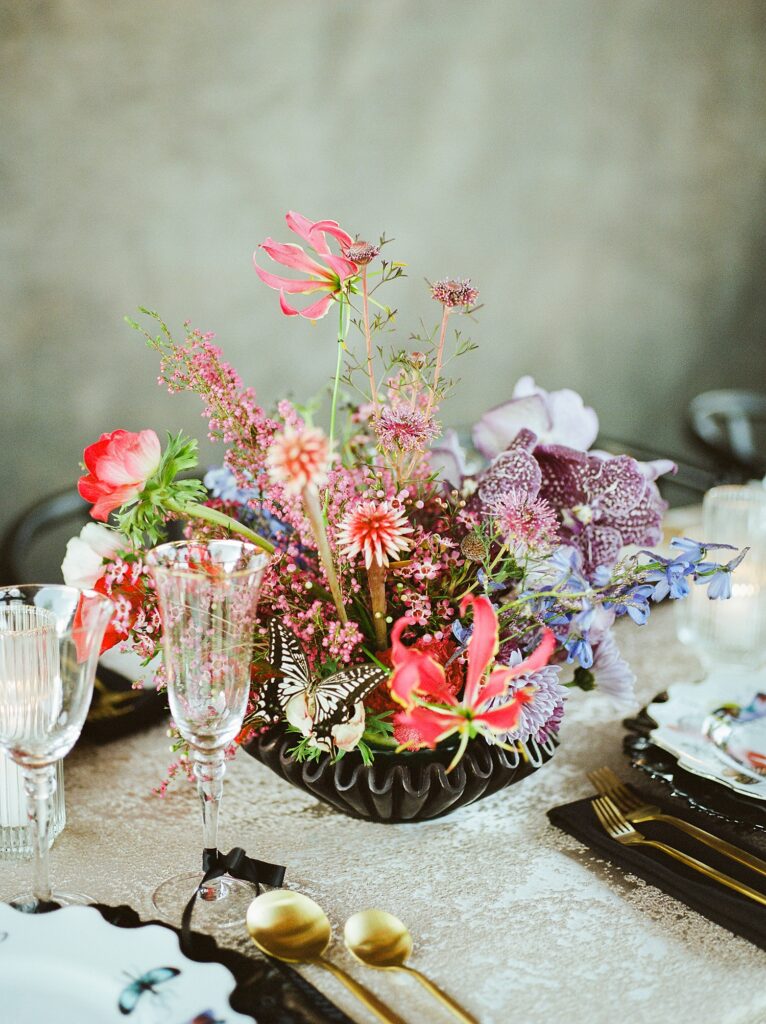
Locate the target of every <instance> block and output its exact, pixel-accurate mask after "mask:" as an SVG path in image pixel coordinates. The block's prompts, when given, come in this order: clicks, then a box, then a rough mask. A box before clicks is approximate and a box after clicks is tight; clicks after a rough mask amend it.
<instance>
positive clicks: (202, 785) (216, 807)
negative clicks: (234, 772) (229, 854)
mask: <svg viewBox="0 0 766 1024" xmlns="http://www.w3.org/2000/svg"><path fill="white" fill-rule="evenodd" d="M193 755H194V775H195V777H196V779H197V792H198V793H199V798H200V803H201V804H202V830H203V837H204V840H203V841H204V845H205V849H206V850H217V849H218V813H219V811H220V809H221V799H222V797H223V777H224V774H225V772H226V761H225V759H224V754H223V751H220V750H217V751H203V750H194V751H193ZM222 896H223V887H222V885H221V879H220V878H214V879H213V880H212V881H211V882H206V883H205V887H204V889H202V890H200V898H201V899H203V900H218V899H220V898H221V897H222Z"/></svg>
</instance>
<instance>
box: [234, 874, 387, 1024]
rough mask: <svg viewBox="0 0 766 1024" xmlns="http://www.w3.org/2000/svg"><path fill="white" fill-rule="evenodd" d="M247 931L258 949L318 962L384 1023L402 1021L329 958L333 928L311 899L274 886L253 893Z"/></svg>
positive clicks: (292, 959)
mask: <svg viewBox="0 0 766 1024" xmlns="http://www.w3.org/2000/svg"><path fill="white" fill-rule="evenodd" d="M247 930H248V932H249V933H250V938H251V939H252V940H253V942H254V943H255V945H256V946H257V947H258V949H260V950H261V952H262V953H266V955H267V956H273V957H274V958H275V959H277V960H284V961H285V962H286V963H289V964H317V965H318V966H319V967H324V969H325V970H326V971H329V972H330V974H332V975H334V976H335V977H336V978H337V979H338V981H341V982H342V983H343V984H344V985H345V986H346V988H347V989H349V990H350V991H351V992H353V993H354V995H355V996H356V998H357V999H358V1000H359V1001H360V1002H361V1003H363V1004H364V1005H365V1006H366V1007H367V1009H368V1010H371V1011H372V1012H373V1013H374V1014H375V1016H376V1017H377V1018H378V1019H379V1020H382V1021H384V1022H385V1024H405V1022H404V1021H403V1020H402V1018H401V1017H400V1016H399V1015H398V1014H396V1013H394V1011H393V1010H391V1009H389V1008H388V1007H387V1006H386V1005H385V1003H382V1002H381V1001H380V999H378V997H377V996H376V995H373V993H372V992H370V990H369V989H368V988H365V986H364V985H361V984H360V983H359V982H358V981H356V980H355V979H354V978H352V977H351V975H350V974H346V972H345V971H344V970H343V969H342V968H341V967H338V966H337V964H334V963H333V962H332V960H328V959H327V958H326V957H325V956H324V955H323V954H324V952H325V950H326V949H327V947H328V946H329V945H330V939H331V937H332V929H331V928H330V922H329V920H328V918H327V915H326V914H325V912H324V911H323V910H322V908H321V907H320V906H319V904H318V903H315V902H314V901H313V900H312V899H309V897H308V896H304V895H303V893H300V892H292V891H291V890H290V889H273V890H272V891H271V892H265V893H262V894H261V895H260V896H256V898H255V899H254V900H253V902H252V903H251V904H250V906H249V907H248V908H247Z"/></svg>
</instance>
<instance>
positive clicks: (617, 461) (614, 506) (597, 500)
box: [586, 455, 648, 518]
mask: <svg viewBox="0 0 766 1024" xmlns="http://www.w3.org/2000/svg"><path fill="white" fill-rule="evenodd" d="M588 470H589V473H588V481H587V483H586V493H587V502H588V504H591V505H595V506H597V507H598V509H599V510H600V512H601V513H602V515H606V516H608V517H609V518H611V517H613V516H620V517H623V516H626V515H627V514H628V513H629V512H630V511H631V509H634V508H635V507H636V506H637V505H638V503H639V502H640V501H641V499H642V498H643V496H644V493H645V491H646V489H647V487H648V481H647V479H646V477H645V476H644V475H643V473H642V472H641V470H640V469H639V468H638V464H637V462H636V460H635V459H631V457H630V456H629V455H617V456H615V457H614V458H612V459H598V458H593V457H592V456H590V457H589V458H588Z"/></svg>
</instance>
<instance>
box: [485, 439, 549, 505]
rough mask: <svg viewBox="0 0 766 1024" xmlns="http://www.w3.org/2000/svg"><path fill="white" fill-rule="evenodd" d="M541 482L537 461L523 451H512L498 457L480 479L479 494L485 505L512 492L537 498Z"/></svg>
mask: <svg viewBox="0 0 766 1024" xmlns="http://www.w3.org/2000/svg"><path fill="white" fill-rule="evenodd" d="M532 436H534V435H532ZM540 480H541V473H540V467H539V466H538V464H537V462H536V460H535V459H534V458H533V457H532V456H531V455H530V454H529V453H528V452H526V451H524V450H523V449H518V450H517V449H510V450H509V451H506V452H503V453H502V454H500V455H498V456H497V458H496V459H494V461H493V462H492V463H491V464H490V466H489V467H488V468H487V469H486V470H485V471H484V472H483V473H482V475H481V476H480V477H479V486H478V490H477V494H478V496H479V500H480V501H481V503H482V504H483V505H489V504H491V503H492V502H493V501H496V500H497V499H498V498H501V497H502V496H503V495H504V494H508V492H509V491H511V490H515V491H522V492H524V493H526V494H528V495H529V496H530V497H531V498H536V497H537V494H538V492H539V490H540Z"/></svg>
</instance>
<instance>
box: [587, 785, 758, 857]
mask: <svg viewBox="0 0 766 1024" xmlns="http://www.w3.org/2000/svg"><path fill="white" fill-rule="evenodd" d="M588 778H589V779H590V781H591V783H592V784H593V787H594V789H596V790H597V792H599V793H600V794H601V795H602V796H608V797H611V799H612V801H613V802H614V803H615V804H616V805H617V807H618V809H619V810H620V811H621V812H622V813H623V814H624V816H625V817H626V818H627V819H628V821H630V822H632V823H633V824H634V825H640V824H641V823H642V822H644V821H661V822H664V823H665V824H666V825H672V826H673V827H674V828H677V829H680V831H681V832H685V833H686V834H687V835H689V836H692V837H693V838H694V839H696V840H697V841H698V842H700V843H704V844H705V846H709V847H710V849H711V850H716V851H717V852H718V853H722V854H725V855H726V856H727V857H730V858H731V859H732V860H735V861H737V863H739V864H744V865H745V867H748V868H751V869H752V870H753V871H757V872H758V874H760V875H764V876H766V861H764V860H761V858H760V857H756V856H755V854H753V853H747V852H746V851H745V850H740V848H739V847H738V846H734V845H733V844H732V843H727V842H726V840H725V839H720V838H719V837H718V836H714V835H711V833H710V832H706V831H705V829H704V828H698V827H697V826H696V825H692V823H691V822H690V821H684V819H683V818H676V817H675V816H674V815H672V814H665V813H664V812H663V810H662V809H661V808H660V807H656V806H655V805H654V804H647V803H645V802H644V801H643V799H642V798H641V796H640V794H638V793H636V792H635V791H634V790H632V789H631V788H630V787H629V786H626V785H625V784H624V783H623V782H621V781H620V779H619V778H618V777H617V776H616V775H615V774H614V772H613V771H612V770H611V768H597V769H596V771H593V772H588Z"/></svg>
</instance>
